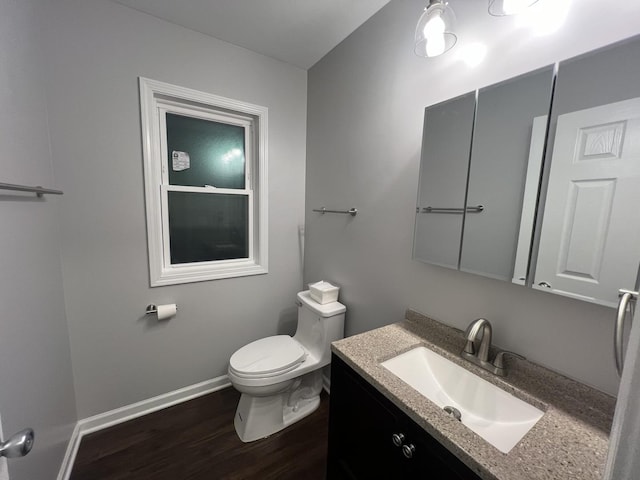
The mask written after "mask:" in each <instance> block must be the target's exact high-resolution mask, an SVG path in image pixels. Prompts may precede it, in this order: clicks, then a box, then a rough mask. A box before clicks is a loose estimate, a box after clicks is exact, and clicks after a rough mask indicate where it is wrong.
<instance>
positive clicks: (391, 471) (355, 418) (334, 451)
mask: <svg viewBox="0 0 640 480" xmlns="http://www.w3.org/2000/svg"><path fill="white" fill-rule="evenodd" d="M394 435H400V437H396V441H397V443H399V444H400V445H395V444H394V441H393V440H394ZM403 449H404V450H403ZM406 450H410V452H407V451H406ZM405 454H407V455H408V456H409V457H410V458H407V456H406V455H405ZM479 478H480V477H478V476H477V475H476V474H475V473H474V472H473V471H472V470H471V469H469V468H468V467H467V466H466V465H464V464H463V463H462V462H461V461H460V460H458V458H456V457H455V455H453V454H452V453H451V452H449V450H447V449H446V448H445V447H443V446H442V445H441V444H440V443H439V442H438V441H437V440H435V439H434V438H433V437H431V436H430V435H429V434H428V433H427V432H426V431H425V430H424V429H422V428H421V427H420V426H419V425H417V424H416V423H415V422H413V421H412V420H411V419H410V418H409V417H408V416H407V415H406V414H404V413H403V412H402V411H401V410H400V409H399V408H398V407H396V406H395V405H394V404H393V403H392V402H390V401H389V400H388V399H387V398H385V397H384V396H383V395H382V394H381V393H380V392H378V391H377V390H376V389H375V388H374V387H373V386H371V385H370V384H369V383H368V382H366V381H365V380H364V379H363V378H362V377H360V376H359V375H358V374H357V373H356V372H355V371H353V369H351V368H350V367H349V366H348V365H347V364H346V363H344V362H343V361H342V360H340V359H339V358H338V357H336V356H335V355H334V356H333V360H332V366H331V395H330V413H329V456H328V466H327V479H328V480H378V479H380V480H382V479H393V480H396V479H402V480H404V479H407V480H413V479H416V480H418V479H420V480H422V479H425V480H428V479H433V480H479Z"/></svg>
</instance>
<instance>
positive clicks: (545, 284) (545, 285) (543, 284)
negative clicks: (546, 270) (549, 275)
mask: <svg viewBox="0 0 640 480" xmlns="http://www.w3.org/2000/svg"><path fill="white" fill-rule="evenodd" d="M538 285H540V286H541V287H544V288H551V284H550V283H547V282H540V283H539V284H538Z"/></svg>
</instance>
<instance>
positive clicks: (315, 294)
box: [309, 281, 340, 304]
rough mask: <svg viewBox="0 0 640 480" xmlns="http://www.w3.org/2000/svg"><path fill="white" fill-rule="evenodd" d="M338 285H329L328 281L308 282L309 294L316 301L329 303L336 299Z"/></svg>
mask: <svg viewBox="0 0 640 480" xmlns="http://www.w3.org/2000/svg"><path fill="white" fill-rule="evenodd" d="M339 291H340V287H336V286H334V285H331V284H330V283H329V282H323V281H321V282H316V283H310V284H309V294H310V295H311V298H312V299H313V300H315V301H316V302H318V303H322V304H325V303H331V302H337V301H338V292H339Z"/></svg>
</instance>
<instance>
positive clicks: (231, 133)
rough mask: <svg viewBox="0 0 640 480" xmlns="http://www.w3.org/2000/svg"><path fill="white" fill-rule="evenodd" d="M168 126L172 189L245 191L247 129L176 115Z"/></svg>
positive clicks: (168, 120) (173, 115) (167, 118)
mask: <svg viewBox="0 0 640 480" xmlns="http://www.w3.org/2000/svg"><path fill="white" fill-rule="evenodd" d="M166 125H167V157H168V158H167V162H168V165H167V166H168V168H167V170H168V172H169V184H170V185H185V186H192V187H203V186H205V185H212V186H214V187H218V188H237V189H244V188H245V181H244V180H245V144H244V138H245V137H244V133H245V132H244V127H240V126H237V125H228V124H226V123H220V122H214V121H212V120H202V119H199V118H192V117H185V116H182V115H176V114H173V113H167V115H166ZM187 156H188V160H187Z"/></svg>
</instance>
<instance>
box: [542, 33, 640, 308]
mask: <svg viewBox="0 0 640 480" xmlns="http://www.w3.org/2000/svg"><path fill="white" fill-rule="evenodd" d="M545 165H546V168H545V183H544V184H545V187H546V192H545V194H544V195H543V196H542V197H541V198H542V199H543V200H544V204H542V203H541V205H540V208H539V210H540V212H541V218H540V220H539V223H540V224H541V232H540V235H539V241H538V242H537V243H538V249H537V255H536V256H535V259H534V262H532V267H534V268H533V270H534V276H533V279H534V280H533V288H536V289H540V290H547V291H550V292H553V293H558V294H561V295H566V296H569V297H573V298H578V299H582V300H587V301H590V302H594V303H598V304H601V305H608V306H615V305H616V304H617V301H618V289H620V288H628V289H633V288H634V285H635V284H636V273H637V271H638V261H639V260H640V241H639V240H640V214H639V211H638V209H639V207H640V38H636V39H633V40H630V41H625V42H622V43H620V44H616V45H613V46H610V47H605V48H604V49H600V50H598V51H596V52H592V53H590V54H586V55H583V56H581V57H577V58H574V59H570V60H567V61H565V62H561V63H560V66H559V69H558V77H557V85H556V93H555V98H554V105H553V110H552V115H551V124H550V130H549V139H548V147H547V155H546V160H545Z"/></svg>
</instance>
